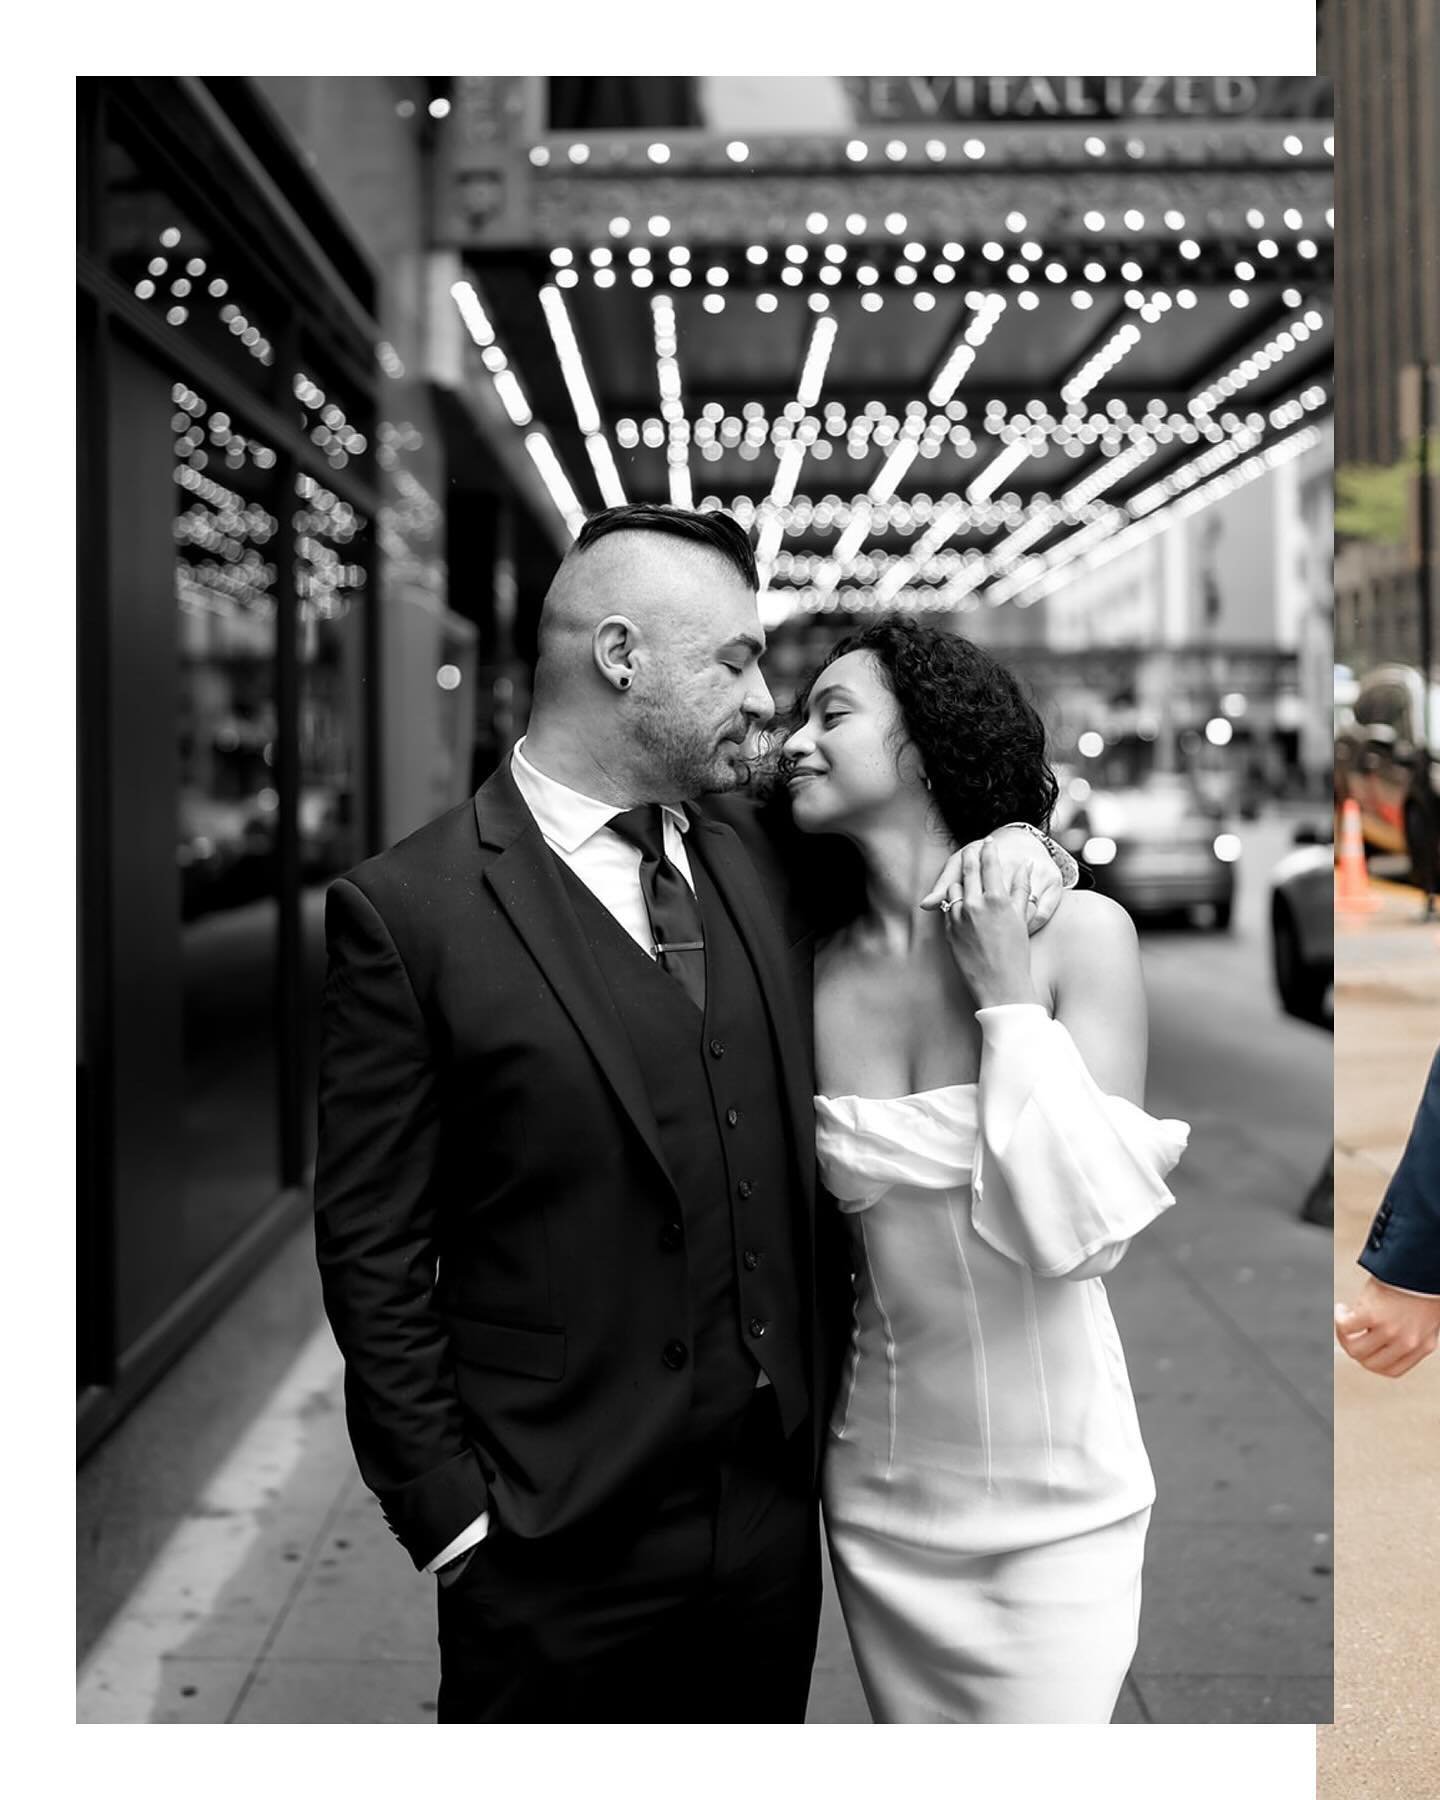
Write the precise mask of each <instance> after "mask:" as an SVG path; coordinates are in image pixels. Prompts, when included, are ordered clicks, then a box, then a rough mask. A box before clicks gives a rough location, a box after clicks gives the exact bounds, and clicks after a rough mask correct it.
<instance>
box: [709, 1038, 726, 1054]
mask: <svg viewBox="0 0 1440 1800" xmlns="http://www.w3.org/2000/svg"><path fill="white" fill-rule="evenodd" d="M710 1054H711V1055H712V1056H715V1057H720V1056H723V1055H724V1054H725V1046H724V1045H723V1044H722V1043H721V1042H720V1040H719V1038H711V1040H710Z"/></svg>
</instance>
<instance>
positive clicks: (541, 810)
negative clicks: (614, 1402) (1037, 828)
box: [425, 738, 695, 1574]
mask: <svg viewBox="0 0 1440 1800" xmlns="http://www.w3.org/2000/svg"><path fill="white" fill-rule="evenodd" d="M524 751H525V740H524V738H521V739H520V741H519V743H518V744H516V746H515V749H514V751H513V752H512V753H511V757H510V773H511V774H512V775H513V776H514V778H515V785H516V787H517V788H519V790H520V798H521V799H522V800H523V801H524V802H525V804H526V806H528V807H529V808H530V811H531V812H532V813H533V814H534V815H535V823H536V824H537V825H538V826H539V827H540V833H541V836H542V837H543V838H544V839H545V842H546V843H547V844H548V845H549V846H550V848H551V849H552V850H553V851H554V852H555V854H556V855H557V856H558V857H559V858H560V860H561V861H562V862H563V863H564V864H565V865H566V867H567V868H570V869H573V870H574V872H575V874H577V875H578V876H579V877H580V879H581V881H583V882H584V883H585V885H586V887H587V888H589V890H590V892H591V893H592V894H593V895H594V896H595V898H596V899H597V900H598V901H599V902H600V904H601V905H602V906H603V907H604V908H605V910H606V911H607V912H608V913H609V914H610V916H611V917H612V918H613V919H614V920H615V921H616V923H617V924H619V925H623V926H624V928H625V930H626V931H628V932H629V933H630V936H631V937H632V938H634V940H635V942H636V943H637V944H638V945H639V946H640V948H641V949H642V950H643V951H644V952H645V953H646V955H647V956H649V957H650V958H652V960H653V958H654V956H655V939H654V935H653V933H652V932H651V930H650V917H649V914H648V913H647V912H646V911H645V897H644V895H643V894H642V893H641V891H640V862H641V857H640V852H639V850H638V849H637V848H636V846H635V845H634V844H627V843H626V842H625V840H624V839H623V838H621V837H617V836H616V835H615V833H614V832H613V831H607V830H606V829H605V827H606V826H607V825H608V824H609V823H610V821H611V820H612V819H613V818H616V817H617V816H618V815H619V814H620V813H621V812H623V811H625V810H626V809H625V808H624V807H619V806H611V805H610V804H609V802H608V801H605V800H592V799H591V798H590V796H589V795H588V794H581V793H578V792H577V791H576V790H575V789H574V788H570V787H566V786H565V784H564V783H563V782H560V781H556V780H555V779H554V778H553V777H552V776H549V775H542V774H541V772H540V771H539V769H537V768H536V767H535V765H534V763H532V762H531V761H530V760H529V759H528V757H526V755H525V753H524ZM661 817H662V821H663V829H664V844H665V856H666V860H667V861H669V862H672V863H674V865H675V867H676V868H677V869H678V870H679V871H680V873H681V874H682V875H683V876H684V877H685V880H686V882H687V883H688V884H689V887H690V890H691V892H692V893H693V892H694V890H695V881H694V878H693V876H692V875H691V873H690V863H689V859H688V858H687V857H686V854H685V833H686V832H687V831H688V830H689V829H690V821H689V820H688V819H687V818H686V817H685V814H684V813H683V812H682V811H681V810H680V808H679V807H678V806H666V807H662V808H661ZM489 1529H490V1515H489V1513H488V1512H486V1513H481V1515H480V1517H479V1518H478V1519H476V1520H474V1521H473V1523H471V1524H469V1525H467V1526H466V1527H465V1529H464V1531H462V1532H461V1533H460V1535H459V1537H457V1538H454V1539H452V1540H451V1542H450V1543H448V1544H447V1545H446V1546H445V1548H444V1549H443V1550H442V1551H441V1552H440V1554H439V1555H438V1556H437V1557H436V1558H435V1559H434V1560H433V1561H432V1562H428V1563H426V1565H425V1567H426V1569H427V1571H429V1572H430V1573H432V1574H433V1573H434V1572H435V1571H436V1570H437V1569H439V1568H441V1567H442V1566H443V1565H444V1564H445V1563H448V1562H451V1561H453V1559H454V1558H455V1557H457V1556H459V1555H461V1554H462V1553H463V1552H464V1551H466V1550H470V1549H473V1547H474V1546H475V1545H476V1544H478V1543H479V1542H480V1541H481V1540H482V1539H483V1538H484V1537H485V1535H486V1534H487V1533H488V1531H489Z"/></svg>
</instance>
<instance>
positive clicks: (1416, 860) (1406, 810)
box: [1335, 664, 1440, 888]
mask: <svg viewBox="0 0 1440 1800" xmlns="http://www.w3.org/2000/svg"><path fill="white" fill-rule="evenodd" d="M1427 707H1428V711H1429V718H1428V727H1429V729H1428V732H1427V731H1425V730H1422V719H1423V718H1424V716H1425V714H1424V709H1426V708H1427ZM1427 737H1428V746H1429V753H1428V754H1427V751H1426V739H1427ZM1335 798H1336V802H1337V804H1339V803H1341V802H1343V801H1345V800H1355V801H1356V802H1357V803H1358V804H1359V807H1360V822H1361V826H1362V828H1363V830H1364V833H1365V843H1366V845H1367V847H1368V848H1370V849H1373V850H1383V851H1390V852H1392V853H1402V852H1403V853H1404V854H1405V855H1406V856H1408V857H1409V858H1410V866H1411V869H1412V871H1413V872H1414V877H1415V879H1416V881H1418V882H1419V883H1420V884H1421V886H1423V887H1427V888H1433V887H1434V886H1435V883H1436V875H1437V873H1440V682H1436V681H1430V682H1428V683H1427V682H1424V681H1422V680H1421V678H1420V675H1419V673H1418V672H1417V671H1416V670H1414V669H1407V668H1404V667H1402V666H1401V665H1400V664H1389V665H1387V666H1386V667H1384V668H1380V669H1372V670H1371V671H1370V673H1369V674H1368V675H1364V676H1362V677H1361V679H1360V682H1359V684H1358V685H1357V687H1356V690H1355V699H1354V707H1353V716H1352V717H1351V718H1350V719H1349V720H1348V721H1347V722H1346V723H1345V724H1344V725H1343V726H1341V727H1340V729H1339V730H1338V731H1337V733H1336V737H1335Z"/></svg>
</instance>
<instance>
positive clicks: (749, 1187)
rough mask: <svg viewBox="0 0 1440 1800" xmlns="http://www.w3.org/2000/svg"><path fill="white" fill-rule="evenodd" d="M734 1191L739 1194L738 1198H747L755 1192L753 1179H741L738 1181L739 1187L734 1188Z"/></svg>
mask: <svg viewBox="0 0 1440 1800" xmlns="http://www.w3.org/2000/svg"><path fill="white" fill-rule="evenodd" d="M735 1192H736V1193H737V1194H738V1195H739V1196H740V1198H741V1199H742V1200H748V1199H749V1198H750V1196H751V1195H752V1194H753V1193H754V1192H755V1183H754V1182H753V1181H742V1182H741V1183H740V1185H739V1187H737V1188H736V1190H735Z"/></svg>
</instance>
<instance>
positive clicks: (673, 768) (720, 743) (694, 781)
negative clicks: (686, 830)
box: [635, 705, 752, 800]
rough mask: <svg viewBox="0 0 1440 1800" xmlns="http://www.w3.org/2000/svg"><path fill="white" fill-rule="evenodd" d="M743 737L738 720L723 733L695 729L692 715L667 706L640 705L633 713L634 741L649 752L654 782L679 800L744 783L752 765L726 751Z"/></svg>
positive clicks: (735, 747)
mask: <svg viewBox="0 0 1440 1800" xmlns="http://www.w3.org/2000/svg"><path fill="white" fill-rule="evenodd" d="M748 735H749V733H748V728H747V727H746V725H745V722H744V720H743V719H740V718H737V719H734V720H733V721H731V723H730V726H729V730H728V731H727V732H725V733H724V734H723V736H722V735H721V734H718V733H717V732H715V731H714V730H711V731H709V732H701V731H698V730H697V729H696V727H695V723H694V721H693V720H692V719H689V718H687V717H685V716H684V715H683V714H682V713H680V712H679V711H678V710H672V708H671V707H670V706H669V705H660V706H653V705H652V706H645V707H643V708H640V709H638V710H637V712H636V714H635V739H636V742H637V743H638V744H640V746H641V747H642V748H643V749H644V750H646V751H647V752H648V753H649V756H650V758H651V761H652V765H653V767H654V771H655V775H656V778H657V780H658V782H659V783H660V784H661V785H663V787H664V789H665V791H666V792H667V793H671V794H674V796H675V797H676V798H677V799H681V800H694V799H698V797H699V796H700V795H701V794H728V793H730V792H732V791H733V790H734V789H736V788H741V787H746V786H748V785H749V783H750V780H751V777H752V768H751V764H750V763H749V762H748V761H746V760H745V758H744V757H742V756H740V755H738V754H732V753H731V752H732V748H733V750H734V751H738V749H739V745H740V744H741V743H743V742H744V738H745V737H746V736H748Z"/></svg>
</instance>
